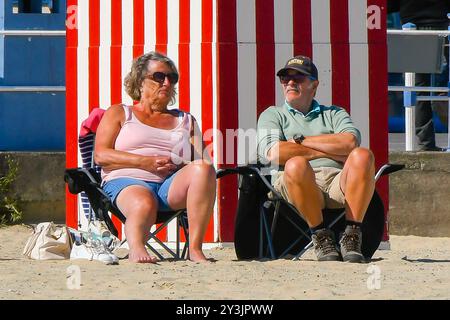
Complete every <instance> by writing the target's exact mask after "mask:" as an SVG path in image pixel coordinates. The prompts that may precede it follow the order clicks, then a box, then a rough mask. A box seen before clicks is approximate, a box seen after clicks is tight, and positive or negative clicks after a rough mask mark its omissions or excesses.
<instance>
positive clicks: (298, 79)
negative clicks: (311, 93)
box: [280, 73, 316, 84]
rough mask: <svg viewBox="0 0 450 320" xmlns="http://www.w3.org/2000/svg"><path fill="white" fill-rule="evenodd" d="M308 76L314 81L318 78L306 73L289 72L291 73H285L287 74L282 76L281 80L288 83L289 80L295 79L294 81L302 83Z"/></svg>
mask: <svg viewBox="0 0 450 320" xmlns="http://www.w3.org/2000/svg"><path fill="white" fill-rule="evenodd" d="M307 78H309V79H310V80H312V81H314V80H316V78H314V77H311V76H307V75H304V74H301V73H297V74H289V75H285V76H280V82H281V83H282V84H288V83H289V81H291V80H294V82H297V83H302V82H303V81H305V80H306V79H307Z"/></svg>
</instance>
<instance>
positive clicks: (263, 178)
mask: <svg viewBox="0 0 450 320" xmlns="http://www.w3.org/2000/svg"><path fill="white" fill-rule="evenodd" d="M403 167H404V166H403V165H396V164H387V165H384V166H383V167H382V168H380V169H379V170H378V172H377V174H376V176H375V179H376V180H378V178H379V177H380V176H381V175H386V174H389V173H392V172H395V171H398V170H400V169H402V168H403ZM267 169H268V168H266V167H263V166H261V165H248V166H240V167H236V168H232V169H222V170H219V172H218V177H220V176H224V175H228V174H232V173H236V174H238V175H239V200H238V208H237V213H236V220H235V234H234V246H235V250H236V256H237V257H238V258H239V259H262V258H270V259H279V258H283V257H285V256H287V255H291V256H294V258H293V259H294V260H297V259H299V258H300V257H301V256H302V255H303V253H304V252H306V251H307V250H308V249H309V248H311V247H312V241H311V236H310V234H309V226H308V225H307V223H306V221H305V220H304V219H303V218H302V217H301V216H300V214H299V213H298V211H297V209H296V208H295V207H294V206H293V205H292V204H290V203H289V202H287V201H286V200H284V199H283V198H282V197H281V195H280V194H279V193H278V192H277V191H276V190H275V189H274V188H273V187H272V185H271V183H270V173H269V172H267V171H268V170H267ZM269 191H272V193H273V195H274V196H273V197H271V198H270V199H269V197H268V193H269ZM322 213H323V217H324V223H325V225H327V226H328V227H329V228H330V229H331V230H333V231H334V233H335V237H336V239H338V238H339V234H340V233H342V232H343V231H344V229H345V211H344V209H324V210H323V212H322ZM384 225H385V222H384V206H383V203H382V201H381V199H380V197H379V195H378V193H377V192H376V191H375V192H374V195H373V197H372V200H371V202H370V204H369V207H368V209H367V211H366V214H365V216H364V220H363V222H362V226H361V229H362V234H363V239H362V248H361V249H362V253H363V255H364V257H365V259H366V260H370V258H371V257H372V256H373V254H374V253H375V251H376V250H377V249H378V247H379V245H380V242H381V239H382V236H383V231H384Z"/></svg>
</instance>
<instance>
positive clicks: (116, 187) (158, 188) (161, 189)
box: [102, 174, 175, 211]
mask: <svg viewBox="0 0 450 320" xmlns="http://www.w3.org/2000/svg"><path fill="white" fill-rule="evenodd" d="M174 177H175V175H174V174H173V175H171V176H170V177H169V178H167V179H166V180H164V181H163V182H162V183H156V182H150V181H143V180H138V179H134V178H117V179H113V180H110V181H108V182H106V183H105V184H104V185H103V187H102V188H103V190H104V191H105V192H106V193H107V194H108V195H109V197H110V198H111V201H112V202H113V203H114V204H115V203H116V199H117V196H118V195H119V193H120V192H121V191H122V190H123V189H125V188H126V187H128V186H132V185H139V186H143V187H145V188H147V189H148V190H150V191H151V192H152V193H153V195H154V196H155V197H156V199H157V200H158V206H159V207H158V211H173V210H172V209H171V208H170V206H169V203H168V202H167V196H168V195H169V188H170V185H171V184H172V181H173V178H174Z"/></svg>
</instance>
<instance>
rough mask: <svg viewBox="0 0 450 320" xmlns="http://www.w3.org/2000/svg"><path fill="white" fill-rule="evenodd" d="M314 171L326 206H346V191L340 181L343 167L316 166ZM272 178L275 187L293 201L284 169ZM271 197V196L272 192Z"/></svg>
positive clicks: (335, 207) (336, 207) (331, 207)
mask: <svg viewBox="0 0 450 320" xmlns="http://www.w3.org/2000/svg"><path fill="white" fill-rule="evenodd" d="M314 173H315V174H316V184H317V186H318V187H319V189H320V190H321V191H322V195H323V198H324V200H325V201H324V203H325V208H329V209H338V208H344V206H345V195H344V192H342V190H341V186H340V183H339V181H340V179H341V173H342V169H338V168H330V167H321V168H314ZM272 179H275V180H274V182H273V187H274V189H275V190H276V191H278V192H279V193H280V194H281V196H282V197H283V198H284V199H286V200H287V201H289V202H290V203H292V201H291V200H290V198H289V194H288V191H287V188H286V185H285V183H284V171H280V172H278V173H277V174H276V175H275V177H273V178H272ZM269 197H271V194H270V193H269Z"/></svg>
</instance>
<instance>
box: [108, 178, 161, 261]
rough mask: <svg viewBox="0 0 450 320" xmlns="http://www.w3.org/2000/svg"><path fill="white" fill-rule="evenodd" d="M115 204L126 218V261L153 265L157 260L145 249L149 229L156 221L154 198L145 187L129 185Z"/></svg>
mask: <svg viewBox="0 0 450 320" xmlns="http://www.w3.org/2000/svg"><path fill="white" fill-rule="evenodd" d="M116 203H117V207H118V208H119V209H120V211H121V212H122V213H123V214H124V215H125V217H126V218H127V221H126V222H125V236H126V237H127V241H128V245H129V247H130V252H129V256H128V259H129V260H130V261H132V262H138V263H155V262H156V260H157V259H156V258H155V257H152V256H150V255H149V254H148V252H147V249H146V248H145V243H147V241H148V240H149V232H150V228H151V227H152V225H153V224H154V223H155V221H156V213H157V210H158V201H157V200H156V198H155V196H154V195H153V194H152V193H151V191H150V190H148V189H146V188H145V187H142V186H138V185H131V186H128V187H126V188H125V189H123V190H122V191H121V192H120V193H119V195H118V196H117V200H116Z"/></svg>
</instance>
